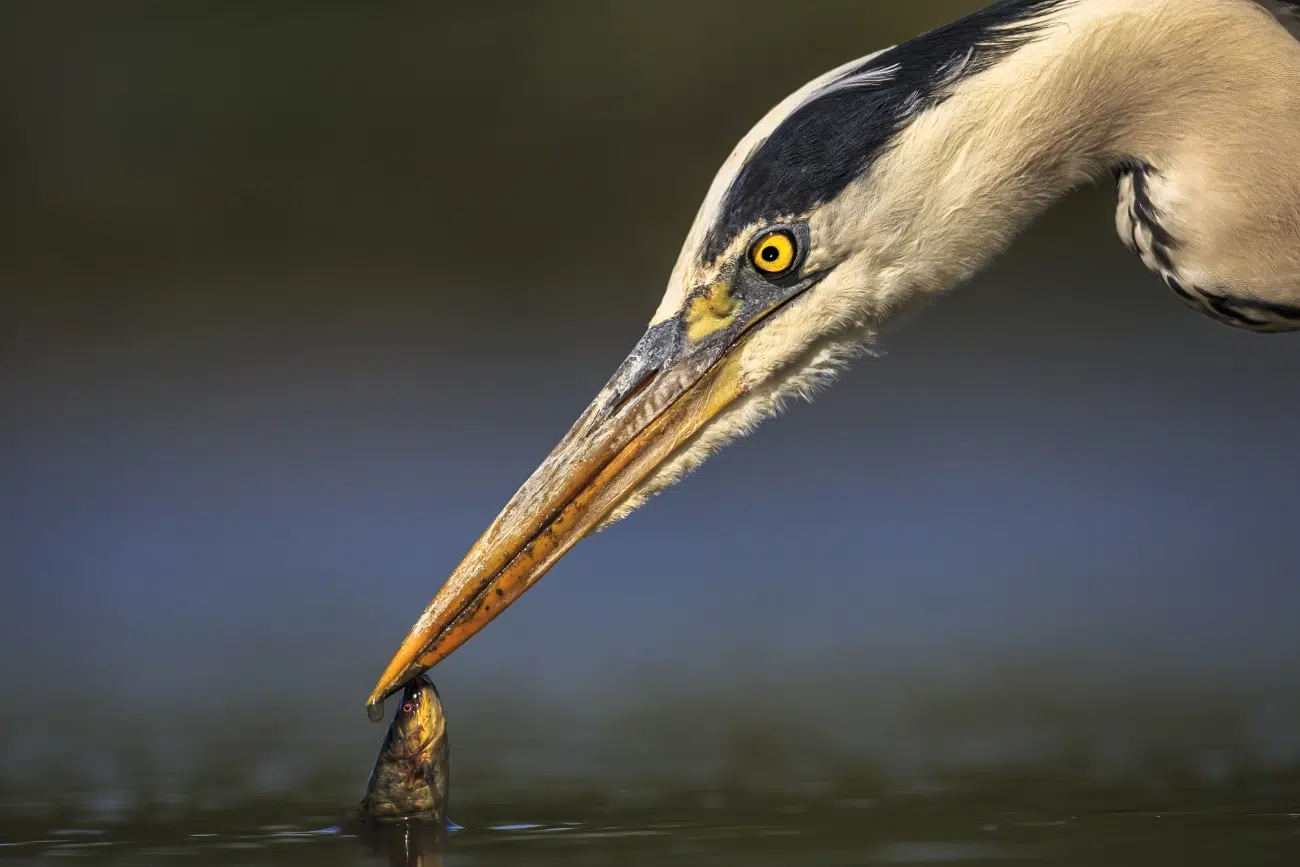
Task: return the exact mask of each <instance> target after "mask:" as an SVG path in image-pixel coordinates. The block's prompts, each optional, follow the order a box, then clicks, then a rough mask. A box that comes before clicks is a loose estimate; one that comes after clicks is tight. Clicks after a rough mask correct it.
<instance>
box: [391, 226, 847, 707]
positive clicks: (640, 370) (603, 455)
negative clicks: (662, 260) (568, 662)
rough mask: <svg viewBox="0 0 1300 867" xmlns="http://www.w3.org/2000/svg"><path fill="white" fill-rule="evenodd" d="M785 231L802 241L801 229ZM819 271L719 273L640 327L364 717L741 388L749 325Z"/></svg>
mask: <svg viewBox="0 0 1300 867" xmlns="http://www.w3.org/2000/svg"><path fill="white" fill-rule="evenodd" d="M795 232H796V234H799V235H800V237H801V238H802V241H803V244H804V246H805V248H806V246H807V233H806V229H805V228H801V227H795ZM829 271H830V269H829V268H825V269H822V270H820V271H816V272H813V273H809V274H805V275H797V274H796V275H792V276H791V277H790V278H789V279H786V280H783V281H779V282H764V281H762V280H760V279H758V278H756V277H755V276H754V275H753V274H751V273H749V272H746V271H743V270H741V271H737V272H734V273H727V274H724V275H723V277H721V278H719V280H718V281H717V282H715V283H712V284H710V285H708V286H701V287H700V288H699V289H697V290H696V291H694V292H693V293H691V294H690V296H689V297H688V298H687V300H686V303H685V305H684V306H683V308H682V310H681V311H680V312H679V313H678V314H677V315H676V316H674V317H672V318H670V319H666V320H664V321H661V322H659V323H657V324H655V325H652V326H651V327H650V329H649V330H648V331H647V332H646V333H645V335H644V336H642V338H641V340H640V341H639V342H638V343H637V345H636V347H635V349H633V351H632V353H631V355H629V356H628V358H627V360H626V361H624V362H623V364H622V366H621V367H619V369H618V371H617V372H616V373H615V374H614V376H613V378H612V379H611V380H610V381H609V383H608V384H607V385H606V386H605V387H604V388H603V389H602V390H601V392H600V394H598V395H597V396H596V399H595V400H593V401H592V402H591V405H590V406H588V407H587V410H586V411H585V412H584V413H583V414H582V416H581V417H579V419H578V421H577V422H576V423H575V424H574V425H573V428H572V429H571V430H570V431H569V432H568V433H567V434H566V435H565V436H564V439H562V440H561V441H560V444H559V445H557V446H556V447H555V449H554V450H553V451H552V452H551V453H550V455H548V456H547V458H546V460H544V461H542V464H541V466H539V467H538V468H537V470H536V471H535V472H534V473H533V475H532V476H531V477H530V478H529V479H528V481H526V482H524V485H523V487H521V488H520V489H519V490H518V491H517V492H516V493H515V495H514V496H513V497H512V498H511V499H510V502H509V503H507V504H506V507H505V508H504V509H502V510H501V514H500V515H498V516H497V518H496V520H495V521H493V522H492V524H491V526H489V527H488V528H487V530H486V531H485V532H484V533H483V535H482V536H481V537H479V540H478V541H477V542H475V543H474V547H472V548H471V549H470V551H469V553H468V554H466V555H465V559H464V560H462V561H461V563H460V565H459V566H457V567H456V570H455V571H454V572H452V574H451V577H450V578H448V579H447V582H446V583H445V584H444V585H443V586H442V589H441V590H439V591H438V595H437V596H435V597H434V598H433V601H432V602H430V603H429V606H428V607H427V608H426V609H425V610H424V614H422V615H421V616H420V619H419V620H418V621H416V624H415V626H413V627H412V628H411V631H410V633H409V634H408V635H407V636H406V640H404V641H403V642H402V646H401V647H400V648H398V651H397V653H396V654H394V656H393V658H392V660H391V661H390V662H389V663H388V667H387V668H386V669H385V670H384V673H383V675H382V676H381V677H380V678H379V682H378V683H376V684H375V688H374V690H373V691H372V692H371V693H370V698H369V699H368V701H367V708H368V712H369V715H370V718H371V719H375V720H378V719H380V718H382V716H383V701H384V699H385V698H387V697H388V696H389V695H392V694H393V693H394V692H396V691H397V690H399V689H401V688H402V686H403V685H404V684H406V683H407V682H409V681H410V680H412V679H414V678H416V677H418V676H420V675H421V674H422V673H424V672H425V671H427V670H428V669H429V668H431V667H433V665H434V664H436V663H437V662H438V661H439V660H441V659H443V658H444V657H446V656H447V655H448V654H449V653H451V652H452V651H453V650H455V649H456V648H457V647H460V645H462V644H464V643H465V641H466V640H467V639H468V638H469V637H470V636H472V635H473V634H474V633H476V632H478V631H479V630H480V629H482V628H483V627H484V626H486V625H487V624H488V623H490V622H491V621H492V619H493V618H495V617H496V616H497V615H498V614H500V613H501V612H502V611H504V610H505V609H506V607H507V606H509V605H510V603H512V602H514V601H515V600H516V599H518V598H519V597H520V596H521V595H523V592H524V591H525V590H527V589H528V588H529V587H531V586H533V584H535V583H537V581H538V579H540V578H541V577H542V576H543V575H545V574H546V572H547V570H548V569H550V568H551V566H553V565H555V562H556V561H557V560H559V559H560V558H561V557H563V556H564V554H565V553H566V552H567V551H568V550H569V549H570V548H572V547H573V546H574V545H575V544H577V543H578V541H579V540H580V539H582V538H583V537H584V536H586V535H587V534H588V533H589V532H591V531H592V530H593V529H595V528H597V527H599V526H600V525H601V523H602V522H604V521H605V520H606V519H607V518H609V516H610V515H611V513H613V512H614V511H615V510H616V509H617V508H618V507H619V506H620V505H621V504H623V503H625V502H627V501H628V499H629V497H630V496H632V495H634V494H635V493H636V491H637V487H638V486H639V485H640V484H641V483H642V482H644V481H646V479H647V478H649V477H650V476H651V474H653V473H654V471H655V470H656V469H658V468H659V467H660V466H662V465H663V464H664V462H665V461H667V460H668V459H669V458H670V457H672V456H673V454H674V453H675V452H677V451H678V449H680V448H681V447H682V446H683V445H685V444H686V443H687V442H688V441H689V440H690V439H691V437H693V436H695V434H696V433H697V432H699V431H700V430H701V429H702V428H703V427H704V426H705V425H707V424H708V423H709V422H710V420H712V419H713V418H714V417H715V416H717V415H718V413H719V412H721V411H722V410H723V409H725V408H726V407H727V406H728V405H729V404H731V403H732V402H733V401H735V400H736V399H737V398H739V397H741V396H742V395H744V394H745V393H746V392H747V391H748V389H749V388H750V386H749V385H747V384H746V383H745V381H744V378H743V377H742V376H741V369H740V358H741V352H742V351H743V349H744V347H745V345H746V343H747V342H748V340H749V338H750V337H751V336H752V334H753V331H754V330H755V329H756V328H758V327H760V326H761V324H762V323H763V322H764V321H766V320H767V319H768V317H769V316H770V315H771V314H772V313H773V312H775V311H776V310H778V309H780V308H781V307H782V306H784V305H785V304H787V303H788V302H790V301H791V300H793V299H794V298H796V297H798V296H799V295H801V294H802V293H803V292H804V291H806V290H807V289H809V288H811V287H812V286H814V285H815V284H816V283H818V282H819V281H820V280H821V279H823V278H824V277H825V275H826V274H827V273H829Z"/></svg>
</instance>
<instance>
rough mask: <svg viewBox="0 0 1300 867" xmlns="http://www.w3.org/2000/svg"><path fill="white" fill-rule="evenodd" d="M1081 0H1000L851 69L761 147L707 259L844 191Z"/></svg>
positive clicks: (712, 236) (734, 187)
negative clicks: (927, 114) (963, 88)
mask: <svg viewBox="0 0 1300 867" xmlns="http://www.w3.org/2000/svg"><path fill="white" fill-rule="evenodd" d="M1072 2H1074V0H999V2H996V3H994V4H992V5H991V6H988V7H985V8H984V9H981V10H979V11H978V12H974V13H972V14H971V15H968V16H966V17H965V18H962V19H959V20H957V21H954V22H952V23H951V24H948V25H945V26H943V27H940V28H938V29H936V30H932V31H930V32H929V33H926V34H924V35H922V36H918V37H917V38H915V39H913V40H911V41H909V42H904V43H903V44H901V45H897V46H894V47H893V48H890V49H887V50H885V51H881V52H879V53H877V54H873V55H871V56H870V57H868V58H866V59H864V60H863V61H862V63H860V64H859V65H857V66H855V67H852V68H850V69H848V70H846V71H845V72H844V73H843V74H842V75H840V76H839V77H838V78H836V79H835V80H833V81H831V82H829V83H828V84H827V85H826V86H825V87H823V88H821V90H819V91H818V92H817V93H815V94H813V95H812V96H811V97H810V98H809V99H807V100H805V101H804V102H803V103H802V104H801V105H800V106H798V107H797V108H796V109H795V110H794V111H792V112H791V113H790V114H789V115H788V116H787V117H786V118H785V119H784V120H782V121H781V123H780V124H779V125H778V126H777V127H776V128H775V129H774V130H773V131H772V132H771V134H770V135H768V137H767V138H766V139H765V140H763V141H762V142H760V143H759V144H758V145H757V146H756V147H755V148H754V151H753V153H752V154H751V155H750V157H749V159H748V161H746V163H745V165H744V166H743V167H742V168H741V169H740V171H739V172H738V173H737V174H736V177H735V179H734V180H733V181H732V183H731V186H730V187H729V188H728V190H727V192H726V195H725V196H724V197H723V200H722V203H721V206H720V209H719V212H718V217H717V219H716V220H715V222H714V224H713V225H712V226H711V227H710V229H709V233H708V235H707V237H706V238H705V243H704V246H703V248H702V252H701V259H702V263H703V264H707V263H709V262H712V261H713V260H714V259H716V258H717V257H718V255H719V254H721V253H722V251H723V250H725V249H726V248H727V246H728V245H729V244H730V243H731V241H732V239H733V238H734V237H735V235H736V233H737V232H739V231H740V230H741V229H743V228H744V227H746V226H748V225H750V224H752V223H755V222H758V221H774V220H777V219H779V218H783V217H791V216H795V215H799V214H804V213H807V212H808V211H810V210H811V209H812V208H814V207H816V206H817V205H820V204H822V203H825V202H827V201H830V200H831V199H833V198H835V196H836V195H838V194H839V193H840V192H841V191H842V190H843V189H844V188H845V187H846V186H848V185H849V183H850V182H852V181H853V179H854V178H857V177H859V176H860V175H861V174H862V173H863V172H865V171H866V170H867V169H868V168H870V166H871V164H872V163H873V162H874V161H875V160H876V159H877V158H878V156H879V155H880V154H881V153H882V152H883V151H884V150H885V149H886V148H887V147H888V146H889V143H890V142H891V141H892V140H893V139H894V137H895V136H896V135H898V133H899V132H900V131H901V130H902V129H903V128H904V127H905V126H906V125H907V124H908V122H909V121H910V120H911V119H912V118H914V117H915V116H916V115H917V114H918V113H920V112H922V111H925V110H926V109H928V108H931V107H933V106H935V105H938V104H939V103H941V102H942V101H943V100H944V99H945V98H946V97H947V95H948V94H949V93H950V92H951V91H952V88H953V87H954V86H955V85H956V84H957V83H959V82H961V81H963V80H964V79H966V78H969V77H970V76H972V75H975V74H977V73H979V72H982V71H983V70H986V69H988V68H989V67H990V66H992V65H993V64H995V63H997V62H998V61H999V60H1001V59H1002V58H1004V57H1006V56H1007V55H1008V54H1010V53H1011V52H1013V51H1015V50H1016V49H1017V48H1020V47H1021V46H1023V45H1025V44H1026V43H1028V42H1029V41H1031V40H1032V39H1033V38H1034V36H1035V35H1036V34H1037V33H1038V32H1039V31H1040V29H1041V25H1040V22H1041V20H1042V18H1043V16H1044V15H1046V14H1048V13H1050V12H1052V11H1053V10H1055V9H1058V8H1060V7H1063V6H1065V5H1068V4H1069V3H1072Z"/></svg>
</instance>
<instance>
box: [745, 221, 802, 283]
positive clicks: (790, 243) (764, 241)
mask: <svg viewBox="0 0 1300 867" xmlns="http://www.w3.org/2000/svg"><path fill="white" fill-rule="evenodd" d="M794 254H795V246H794V236H792V235H791V234H790V233H789V232H786V231H783V230H781V231H776V232H768V233H767V234H766V235H763V236H761V237H760V238H759V239H758V240H757V241H755V242H754V243H753V245H752V246H751V247H750V248H749V260H750V261H751V262H753V263H754V267H755V268H757V269H758V270H760V271H762V272H763V273H764V274H784V273H785V272H786V271H789V270H790V266H791V265H793V264H794Z"/></svg>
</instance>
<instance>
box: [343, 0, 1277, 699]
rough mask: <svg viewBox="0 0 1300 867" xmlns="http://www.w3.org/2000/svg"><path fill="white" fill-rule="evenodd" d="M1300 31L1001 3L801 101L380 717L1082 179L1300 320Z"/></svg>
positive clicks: (376, 695)
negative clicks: (554, 575) (602, 540)
mask: <svg viewBox="0 0 1300 867" xmlns="http://www.w3.org/2000/svg"><path fill="white" fill-rule="evenodd" d="M1298 40H1300V0H1297V2H1290V0H999V2H994V3H992V4H991V5H989V6H987V7H985V8H983V9H981V10H979V11H976V12H974V13H972V14H970V15H968V16H966V17H964V18H961V19H960V20H957V21H954V22H952V23H950V24H947V25H944V26H941V27H939V28H937V29H935V30H933V31H931V32H928V33H926V34H923V35H921V36H918V37H916V38H914V39H912V40H910V41H907V42H903V43H900V44H898V45H895V46H892V47H889V48H886V49H884V50H881V51H877V52H875V53H873V54H869V55H867V56H865V57H862V58H860V59H857V60H853V61H851V62H849V63H845V64H843V65H842V66H839V67H837V68H835V69H833V70H831V71H830V72H827V73H825V74H824V75H821V76H819V77H817V78H816V79H814V80H813V81H811V82H809V83H808V84H806V85H805V86H803V87H802V88H800V89H799V90H797V91H796V92H794V93H793V94H791V95H790V96H788V97H786V98H785V99H784V100H782V101H781V102H780V103H778V104H777V105H776V106H775V107H774V108H773V109H771V111H769V112H768V113H767V115H766V116H765V117H763V118H762V119H761V120H760V121H759V122H758V124H757V125H756V126H755V127H754V128H753V129H752V130H751V131H750V132H749V133H748V134H747V135H745V137H744V138H743V139H742V140H741V141H740V143H739V144H738V145H737V146H736V148H735V149H734V150H733V151H732V152H731V154H730V155H729V156H728V158H727V159H726V161H725V162H724V163H723V165H722V167H721V169H720V170H719V171H718V173H717V175H716V177H715V178H714V180H713V183H712V185H711V186H710V188H709V190H708V192H707V194H706V195H705V197H704V201H703V203H702V204H701V206H700V208H699V210H698V212H697V214H696V216H695V220H694V223H693V225H692V226H691V228H690V230H689V232H688V234H687V236H686V240H685V242H684V244H683V246H682V249H681V253H680V255H679V257H678V259H677V262H676V264H675V266H674V267H673V270H672V272H671V274H670V276H669V279H668V285H667V289H666V291H665V293H664V295H663V299H662V301H661V302H660V303H659V306H658V308H657V309H656V310H655V312H654V314H653V316H652V317H651V319H650V323H649V326H648V329H647V330H646V332H645V334H644V335H643V336H642V337H641V338H640V339H639V340H638V341H637V343H636V344H635V346H634V347H633V349H632V351H631V353H630V354H629V355H628V357H627V359H626V360H625V361H623V363H622V364H621V365H620V366H619V367H618V368H617V369H616V371H615V372H614V374H613V376H612V378H610V380H609V381H608V383H607V384H606V385H605V386H604V388H602V389H601V390H600V392H599V393H598V394H597V395H596V397H595V399H594V400H593V401H592V402H591V404H590V406H588V407H587V409H586V410H585V411H584V412H583V413H582V414H581V415H580V417H579V418H578V420H577V421H576V422H575V423H574V425H573V426H572V428H571V429H570V430H569V432H568V433H567V434H566V435H565V436H564V437H563V438H562V439H561V441H560V443H559V444H558V445H557V446H556V447H555V448H554V450H552V451H551V452H550V454H549V455H548V456H547V457H546V458H545V459H544V460H543V461H542V463H541V465H540V466H539V467H538V468H537V469H536V471H535V472H534V473H533V474H532V475H531V476H530V477H529V478H528V479H527V480H526V481H525V482H524V483H523V485H522V487H520V488H519V490H518V492H517V493H515V495H514V496H513V497H512V498H511V499H510V500H509V502H508V503H507V504H506V506H505V507H504V509H503V510H502V511H501V513H500V515H499V516H498V517H497V518H496V519H495V520H494V521H493V522H492V523H491V524H490V525H489V526H488V528H487V529H486V531H485V532H484V533H483V535H482V536H481V537H480V538H479V539H478V540H477V542H475V543H474V545H473V546H472V547H471V549H470V550H469V552H468V554H467V555H466V556H465V557H464V559H463V560H462V561H461V563H460V565H459V566H457V567H456V569H455V570H454V571H453V572H452V574H451V576H450V577H449V578H448V579H447V581H446V582H445V584H444V585H443V586H442V588H441V589H440V590H439V591H438V593H437V595H436V596H435V597H434V599H433V601H432V602H431V603H430V604H429V605H428V607H427V608H426V609H425V611H424V613H423V614H422V615H421V616H420V617H419V619H418V620H417V621H416V623H415V625H414V626H413V627H412V629H411V630H410V632H409V634H408V635H407V636H406V638H405V640H404V641H403V642H402V643H401V646H400V648H399V649H398V651H397V653H396V654H395V655H394V656H393V658H392V660H391V662H390V663H389V664H388V666H387V668H386V669H385V671H384V672H383V674H382V676H381V677H380V678H379V681H378V683H377V684H376V685H375V688H374V691H373V692H372V693H371V695H370V697H369V700H368V707H369V709H370V711H371V716H372V717H376V716H377V715H379V716H381V715H382V702H383V700H384V698H385V697H386V696H388V695H390V694H392V693H393V692H395V691H397V690H398V689H401V688H402V686H403V685H404V684H406V683H408V682H410V681H411V680H413V679H414V678H416V677H418V676H419V675H420V674H422V673H423V672H424V671H425V670H427V669H428V668H430V667H431V666H433V665H434V664H435V663H437V662H438V661H440V660H442V659H443V658H445V657H446V656H447V655H448V654H449V653H451V652H452V651H453V650H455V649H456V648H457V647H459V646H460V645H461V644H463V643H464V642H465V641H466V640H467V639H468V638H469V637H470V636H472V635H474V634H475V633H477V632H478V631H479V630H480V629H482V628H483V626H484V625H486V624H487V623H488V622H490V621H491V620H492V619H494V618H495V617H496V616H497V615H498V614H500V613H501V612H502V611H503V610H505V608H506V607H507V606H509V605H510V604H511V603H512V602H514V601H515V600H516V599H518V598H519V596H520V595H521V594H522V593H524V591H525V590H527V589H528V588H529V587H531V586H532V585H533V584H534V583H536V582H537V581H538V580H539V579H540V578H541V577H542V576H543V575H544V574H546V572H547V571H548V570H549V569H550V568H551V567H552V566H553V565H554V564H555V563H556V561H558V560H559V559H560V558H561V557H562V556H564V554H565V553H566V552H567V551H569V550H570V549H571V548H572V547H573V545H575V544H576V543H577V542H578V541H579V540H581V539H582V538H584V537H585V536H587V535H588V534H590V533H591V532H593V531H595V530H598V529H600V528H603V527H605V526H607V525H608V524H610V523H612V522H613V521H616V520H618V519H620V518H622V517H624V516H626V515H627V514H628V513H630V512H632V511H633V510H634V509H636V508H637V507H638V506H639V505H640V504H642V503H643V502H644V501H645V500H646V498H647V497H649V496H651V495H652V494H654V493H656V492H658V491H661V490H662V489H664V488H665V487H667V486H668V485H670V484H672V483H673V482H675V481H677V480H678V479H680V478H681V477H682V476H684V475H685V474H687V473H688V472H690V471H691V470H692V469H694V468H695V467H697V466H699V464H700V463H701V462H702V461H704V460H705V459H706V458H707V457H708V456H709V455H710V454H712V453H713V452H715V451H716V450H718V449H719V448H720V447H721V446H723V445H724V444H725V443H727V442H728V441H730V440H732V439H734V438H736V437H738V436H741V435H743V434H746V433H748V432H749V431H750V430H751V429H753V428H754V426H755V425H756V424H757V423H758V422H759V421H760V420H762V419H763V418H765V417H767V416H770V415H771V414H773V413H774V412H776V411H778V410H779V409H780V408H781V407H782V405H783V404H784V403H785V402H786V401H787V400H788V399H789V398H791V397H796V396H797V397H809V396H811V395H812V394H813V393H814V392H815V391H816V390H817V389H818V388H819V387H820V386H822V385H824V384H826V383H827V382H829V381H830V380H831V379H832V378H834V377H835V376H836V374H838V373H839V372H840V371H841V370H842V369H843V368H844V367H845V366H846V365H847V364H848V363H849V362H850V361H851V360H853V359H855V358H856V357H858V356H860V355H862V354H863V353H864V351H866V350H868V349H869V348H870V347H871V346H873V345H874V343H875V341H876V340H877V337H878V336H879V335H880V334H881V333H882V332H883V331H884V329H886V328H887V327H888V326H889V325H890V324H891V323H893V322H895V321H897V320H898V319H899V318H900V317H902V316H904V315H905V314H907V313H908V312H909V311H912V310H915V309H917V308H919V307H922V306H924V305H926V304H927V303H928V302H930V301H932V300H933V299H936V298H938V297H940V296H942V295H943V294H945V293H946V292H948V291H949V290H950V289H952V288H953V287H956V286H959V285H961V284H962V283H964V282H965V281H967V280H968V279H969V278H970V277H971V276H972V275H974V274H975V273H976V272H977V271H979V270H980V269H981V268H982V267H983V266H984V265H986V264H987V263H988V262H989V261H990V260H991V259H992V258H993V257H995V256H996V255H997V254H999V253H1000V252H1001V251H1003V250H1004V249H1005V248H1006V247H1007V246H1008V245H1010V243H1011V242H1012V241H1013V240H1014V239H1015V238H1016V236H1017V235H1018V234H1019V233H1020V232H1021V231H1022V230H1024V229H1025V228H1026V227H1027V226H1028V225H1029V224H1030V223H1031V222H1033V221H1034V220H1035V219H1036V218H1037V217H1039V216H1040V215H1041V214H1042V213H1043V211H1044V210H1045V209H1046V208H1047V207H1048V206H1049V205H1050V204H1051V203H1053V202H1054V201H1056V200H1057V199H1059V198H1060V197H1062V196H1064V195H1065V194H1066V193H1068V192H1069V191H1071V190H1072V189H1074V188H1076V187H1079V186H1081V185H1084V184H1087V183H1092V182H1096V181H1098V180H1102V179H1104V178H1106V177H1114V178H1115V179H1116V180H1117V184H1118V204H1117V208H1116V213H1115V225H1116V229H1117V230H1118V233H1119V236H1120V239H1121V240H1122V241H1123V243H1124V244H1125V245H1126V246H1128V247H1129V249H1131V250H1132V251H1133V252H1134V253H1136V254H1137V255H1138V256H1139V257H1140V258H1141V261H1142V262H1143V264H1144V265H1145V266H1146V267H1147V268H1148V269H1150V270H1151V271H1153V272H1155V274H1156V275H1157V276H1158V277H1159V278H1160V279H1161V280H1162V281H1163V282H1164V283H1165V284H1166V285H1167V286H1168V287H1169V289H1171V290H1172V291H1173V292H1174V293H1176V294H1177V295H1178V296H1179V297H1180V298H1181V299H1182V300H1183V301H1185V302H1186V303H1187V304H1188V305H1190V306H1191V307H1192V308H1194V309H1196V310H1197V311H1199V312H1201V313H1203V314H1206V315H1208V316H1211V317H1213V318H1214V319H1216V320H1218V321H1220V322H1222V323H1225V324H1227V325H1229V326H1233V327H1236V328H1241V329H1247V330H1250V331H1255V332H1286V331H1294V330H1296V329H1300V158H1298V156H1297V155H1298V154H1300V41H1298ZM774 62H775V61H774ZM377 709H378V710H377ZM376 710H377V713H376Z"/></svg>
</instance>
